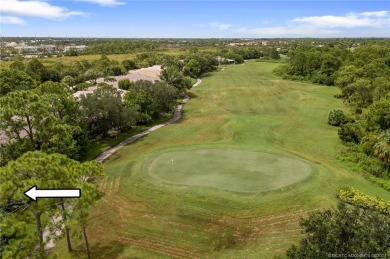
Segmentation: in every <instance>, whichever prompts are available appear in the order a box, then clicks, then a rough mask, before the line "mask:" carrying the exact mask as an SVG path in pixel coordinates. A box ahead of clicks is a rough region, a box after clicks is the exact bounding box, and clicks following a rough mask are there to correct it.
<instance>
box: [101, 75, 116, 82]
mask: <svg viewBox="0 0 390 259" xmlns="http://www.w3.org/2000/svg"><path fill="white" fill-rule="evenodd" d="M104 82H116V79H115V78H113V77H109V76H106V77H105V78H104Z"/></svg>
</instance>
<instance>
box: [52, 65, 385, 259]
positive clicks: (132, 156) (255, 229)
mask: <svg viewBox="0 0 390 259" xmlns="http://www.w3.org/2000/svg"><path fill="white" fill-rule="evenodd" d="M278 66H280V63H267V62H256V61H249V62H247V63H245V64H241V65H231V66H227V67H224V69H223V70H221V69H220V70H218V71H215V72H213V73H209V74H207V75H206V76H205V77H204V78H202V83H201V84H200V85H198V86H196V87H195V88H193V89H191V90H190V91H188V95H189V96H190V97H191V99H190V101H189V102H188V103H187V104H186V105H185V106H184V109H183V111H182V118H181V119H180V120H179V121H177V122H175V123H172V124H170V125H168V126H166V127H163V128H160V129H158V130H156V131H154V132H152V133H150V134H149V135H147V136H145V137H143V138H141V139H139V140H137V141H136V142H134V143H132V144H130V145H128V146H125V147H124V148H123V149H121V150H119V151H118V152H117V153H115V154H113V155H112V156H111V157H109V158H108V159H107V160H106V161H105V162H104V163H103V166H104V172H105V178H104V180H103V181H102V182H101V183H100V189H101V191H102V192H104V194H105V195H104V197H103V198H101V199H100V200H99V202H98V204H97V205H96V206H95V207H94V208H93V209H91V210H90V211H89V220H88V222H87V232H88V238H89V242H90V247H91V253H92V255H91V257H92V258H118V259H120V258H256V259H259V258H260V259H261V258H274V257H275V256H282V257H281V258H283V255H285V251H286V249H288V248H289V247H290V246H291V245H292V244H295V243H297V242H298V241H299V239H300V238H301V236H302V233H301V228H300V226H299V220H300V218H301V217H304V216H306V215H308V213H310V212H312V211H315V210H319V209H324V208H329V207H331V206H335V205H336V204H337V198H336V193H337V191H338V190H339V188H341V187H345V186H350V187H353V188H356V189H358V190H360V191H361V192H364V193H366V194H368V195H373V196H378V197H380V198H382V199H385V200H389V199H390V194H389V192H387V191H385V190H384V189H382V188H380V187H379V186H377V185H375V184H373V183H372V182H370V181H368V180H367V179H365V178H364V177H363V176H362V175H361V174H360V173H358V172H357V171H355V170H353V169H351V167H349V166H348V164H347V163H346V162H344V161H342V160H341V159H340V158H338V156H339V154H340V152H339V150H340V148H341V142H340V140H339V138H338V135H337V129H338V128H337V127H332V126H330V125H328V124H327V118H328V114H329V111H331V110H332V109H343V110H346V109H347V107H346V106H345V105H344V104H343V102H342V100H340V99H336V98H334V95H336V94H339V93H340V89H338V88H336V87H327V86H320V85H314V84H309V83H302V82H295V81H289V80H283V79H281V78H280V77H277V76H275V75H273V73H272V71H273V69H275V68H276V67H278ZM172 159H173V163H172ZM72 242H73V246H74V248H75V249H76V250H77V251H80V252H77V251H76V252H74V253H72V254H71V255H69V254H68V253H67V252H66V249H67V248H66V241H65V240H60V242H59V243H58V245H57V246H56V247H55V248H54V249H53V255H58V256H59V258H67V256H68V258H80V257H81V258H82V257H83V256H84V246H83V240H82V239H81V238H80V239H79V240H77V239H73V240H72Z"/></svg>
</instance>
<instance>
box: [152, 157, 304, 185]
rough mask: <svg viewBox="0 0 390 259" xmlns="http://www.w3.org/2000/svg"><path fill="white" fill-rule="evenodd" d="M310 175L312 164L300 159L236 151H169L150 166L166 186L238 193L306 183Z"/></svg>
mask: <svg viewBox="0 0 390 259" xmlns="http://www.w3.org/2000/svg"><path fill="white" fill-rule="evenodd" d="M200 165H202V166H200ZM310 172H311V168H310V165H308V164H307V163H304V162H302V161H299V160H295V159H291V158H287V157H283V156H278V155H273V154H270V153H263V152H250V151H242V150H234V149H228V150H225V149H196V150H182V151H174V152H166V153H163V154H161V155H159V156H158V157H156V158H155V159H153V161H152V162H151V163H150V166H149V174H150V176H151V177H153V178H155V179H158V180H161V181H164V182H166V183H170V184H182V185H191V186H207V187H213V188H219V189H223V190H227V191H235V192H266V191H271V190H275V189H279V188H282V187H285V186H288V185H291V184H294V183H297V182H300V181H302V180H304V179H305V178H306V177H307V176H308V175H309V174H310Z"/></svg>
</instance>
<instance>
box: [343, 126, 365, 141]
mask: <svg viewBox="0 0 390 259" xmlns="http://www.w3.org/2000/svg"><path fill="white" fill-rule="evenodd" d="M338 134H339V138H340V139H341V140H342V141H343V142H354V143H359V142H360V140H361V138H362V137H363V134H364V132H363V128H362V126H361V125H360V123H346V124H343V125H341V127H340V129H339V131H338Z"/></svg>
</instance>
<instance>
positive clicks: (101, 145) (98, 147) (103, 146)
mask: <svg viewBox="0 0 390 259" xmlns="http://www.w3.org/2000/svg"><path fill="white" fill-rule="evenodd" d="M181 100H182V99H180V101H181ZM172 116H173V115H172V114H167V115H165V116H162V117H161V118H160V119H158V120H156V121H155V122H153V123H151V124H150V125H145V126H135V127H133V128H132V129H130V130H129V131H127V132H121V133H119V134H118V135H117V136H115V137H111V138H103V139H99V140H93V141H91V143H90V144H89V147H88V151H87V155H86V156H85V159H84V161H89V160H93V159H95V158H96V157H97V156H98V155H100V154H101V153H103V152H104V151H106V150H107V149H109V148H110V147H113V146H115V145H117V144H119V143H120V142H122V141H124V140H125V139H127V138H129V137H131V136H133V135H136V134H138V133H140V132H142V131H144V130H147V129H148V128H151V127H153V126H154V125H157V124H160V123H162V122H165V121H167V120H169V119H170V118H171V117H172Z"/></svg>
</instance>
